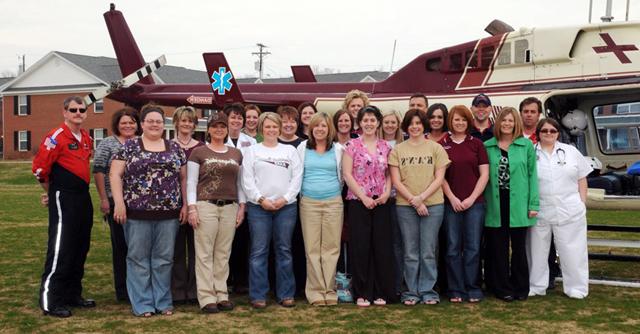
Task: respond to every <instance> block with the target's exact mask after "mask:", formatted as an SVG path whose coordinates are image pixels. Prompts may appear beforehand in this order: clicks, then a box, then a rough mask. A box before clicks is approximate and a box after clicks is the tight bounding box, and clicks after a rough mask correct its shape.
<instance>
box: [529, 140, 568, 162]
mask: <svg viewBox="0 0 640 334" xmlns="http://www.w3.org/2000/svg"><path fill="white" fill-rule="evenodd" d="M537 150H540V151H542V149H540V144H539V143H538V144H536V151H537ZM556 155H558V165H560V166H564V165H566V164H567V152H565V151H564V149H563V148H562V147H558V148H557V149H556ZM536 158H537V159H538V160H540V155H537V154H536Z"/></svg>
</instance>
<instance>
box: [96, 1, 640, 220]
mask: <svg viewBox="0 0 640 334" xmlns="http://www.w3.org/2000/svg"><path fill="white" fill-rule="evenodd" d="M104 18H105V21H106V24H107V28H108V30H109V34H110V36H111V41H112V43H113V47H114V49H115V53H116V57H117V59H118V63H119V66H120V70H121V72H122V75H123V77H125V78H124V79H123V80H121V81H119V82H116V83H113V84H112V86H111V87H106V88H102V89H99V90H97V91H95V92H93V93H92V94H90V95H89V96H88V97H87V102H88V103H91V102H92V101H95V100H97V99H100V98H102V97H103V96H106V95H109V98H110V99H114V100H117V101H121V102H124V103H126V104H129V105H133V106H141V105H143V104H145V103H147V102H149V101H153V102H155V103H158V104H161V105H167V106H181V105H192V106H194V107H198V108H206V109H220V108H221V107H222V106H223V105H224V104H226V103H229V102H243V103H253V104H257V105H260V106H261V107H264V108H265V109H267V110H269V109H273V108H275V107H276V106H278V105H282V104H288V105H293V106H298V105H299V104H301V103H302V102H307V101H313V102H314V103H315V105H316V106H317V108H318V110H320V111H325V112H329V113H333V112H335V111H336V110H337V109H339V108H340V106H341V103H342V100H343V98H344V96H345V94H346V93H347V92H348V91H350V90H352V89H359V90H361V91H364V92H366V93H367V94H368V96H369V99H370V101H371V104H375V105H376V106H378V107H380V108H381V109H386V108H393V109H395V110H398V111H404V110H406V108H407V106H408V100H409V96H411V95H413V94H415V93H422V94H425V95H426V96H427V97H428V98H429V102H430V103H434V102H440V103H444V104H446V105H448V106H452V105H455V104H464V105H470V104H471V100H472V98H473V97H474V96H475V95H476V94H478V93H485V94H487V95H489V96H490V97H491V100H492V102H493V108H494V111H497V110H499V109H500V108H501V107H502V106H516V107H517V106H518V105H519V103H520V101H521V100H522V99H524V98H526V97H529V96H535V97H537V98H539V99H540V100H541V101H542V102H543V106H544V109H545V110H544V114H545V116H546V117H553V118H556V119H557V120H558V121H560V122H561V123H562V124H563V125H565V126H566V127H567V139H568V140H569V141H570V142H572V143H573V144H575V145H576V146H577V147H578V148H579V149H580V150H581V151H582V152H583V154H584V155H586V156H588V157H590V158H592V160H593V161H595V163H596V164H598V163H599V164H601V165H602V166H600V167H601V170H602V172H603V173H604V172H607V171H626V170H627V168H628V167H630V166H631V164H633V163H634V162H636V161H638V160H640V50H639V49H638V44H639V42H640V40H639V39H638V36H639V34H640V22H601V23H593V24H584V25H578V26H567V27H552V28H520V29H518V30H514V29H513V28H511V27H510V26H509V25H507V24H505V23H503V22H501V21H498V20H495V21H493V22H492V23H491V24H489V25H488V26H487V28H486V29H485V31H487V32H488V33H489V36H488V37H486V38H482V39H479V40H474V41H470V42H467V43H463V44H459V45H454V46H450V47H446V48H443V49H440V50H435V51H431V52H427V53H424V54H422V55H419V56H418V57H416V58H415V59H413V60H412V61H411V62H409V63H408V64H406V65H405V66H404V67H402V68H401V69H399V70H398V71H396V72H395V73H393V75H391V76H389V77H388V78H387V79H386V80H383V81H381V82H359V83H319V82H316V80H315V77H314V75H313V72H312V71H311V69H310V67H308V66H292V70H293V73H294V78H295V83H274V84H238V83H237V82H236V79H235V77H234V75H233V71H232V69H231V67H230V66H229V64H228V62H227V60H226V58H225V56H224V54H223V53H204V54H203V58H204V62H205V65H206V68H207V73H208V75H209V78H210V84H157V83H155V82H154V80H153V77H152V76H150V75H148V74H150V73H152V72H153V71H154V70H155V69H157V68H158V67H160V66H162V65H163V64H164V62H165V60H164V57H161V58H160V59H158V60H156V61H153V62H150V63H148V64H147V63H145V60H144V59H143V57H142V54H141V53H140V50H139V48H138V46H137V44H136V41H135V39H134V38H133V35H132V33H131V31H130V30H129V27H128V25H127V23H126V21H125V19H124V16H123V15H122V13H121V12H120V11H118V10H116V9H115V6H114V5H113V4H112V5H111V9H110V10H109V11H107V12H106V13H104ZM563 121H564V123H563ZM623 182H627V183H628V184H625V185H623V187H626V189H632V190H631V191H627V192H626V194H624V195H607V194H604V193H603V192H602V191H599V190H594V191H590V196H589V203H588V204H589V206H590V207H602V208H626V209H640V196H637V195H640V193H634V191H633V187H637V189H636V190H638V191H640V176H638V177H631V178H627V179H626V181H623Z"/></svg>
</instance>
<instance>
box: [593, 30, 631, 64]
mask: <svg viewBox="0 0 640 334" xmlns="http://www.w3.org/2000/svg"><path fill="white" fill-rule="evenodd" d="M600 37H601V38H602V40H603V41H604V43H605V44H606V45H603V46H594V47H593V50H594V51H595V52H596V53H605V52H613V54H614V55H616V57H618V60H620V62H621V63H623V64H629V63H631V59H629V57H627V55H626V54H624V52H625V51H638V48H637V47H636V46H635V45H634V44H624V45H617V44H616V42H614V41H613V38H611V35H609V34H608V33H601V34H600Z"/></svg>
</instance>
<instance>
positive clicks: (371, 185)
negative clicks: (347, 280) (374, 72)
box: [342, 106, 396, 307]
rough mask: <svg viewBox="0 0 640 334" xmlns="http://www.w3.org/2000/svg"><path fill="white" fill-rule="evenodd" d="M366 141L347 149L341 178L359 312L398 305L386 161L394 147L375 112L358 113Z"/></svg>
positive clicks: (354, 141)
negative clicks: (345, 190) (382, 134)
mask: <svg viewBox="0 0 640 334" xmlns="http://www.w3.org/2000/svg"><path fill="white" fill-rule="evenodd" d="M357 123H358V125H359V126H360V129H362V136H361V137H359V138H356V139H352V140H350V141H349V142H348V143H347V144H346V148H345V154H344V156H343V158H342V160H343V161H342V174H343V175H344V179H345V182H346V183H347V185H348V187H349V191H348V193H347V200H348V201H347V206H348V210H347V221H348V222H349V228H350V236H351V239H350V246H351V247H350V249H349V251H350V254H349V257H350V259H351V261H352V262H351V263H352V273H353V278H352V284H353V292H354V294H355V297H356V298H357V299H356V303H357V304H358V306H362V307H366V306H369V305H371V301H373V303H374V304H376V305H385V304H386V302H387V301H391V300H395V299H396V295H395V282H394V275H391V274H389V273H393V271H394V266H395V263H394V259H393V249H392V240H391V236H392V235H393V230H392V226H391V224H390V222H391V220H390V207H389V204H388V203H387V200H388V199H389V195H390V193H391V180H390V178H389V171H388V166H387V157H388V155H389V152H390V151H391V147H390V146H389V144H387V142H386V141H384V140H383V139H380V138H378V136H377V133H378V128H379V127H380V125H381V124H382V114H381V113H380V110H379V109H378V108H376V107H374V106H368V107H365V108H363V109H361V110H360V111H359V112H358V118H357Z"/></svg>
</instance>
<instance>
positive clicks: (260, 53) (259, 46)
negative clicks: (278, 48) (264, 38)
mask: <svg viewBox="0 0 640 334" xmlns="http://www.w3.org/2000/svg"><path fill="white" fill-rule="evenodd" d="M256 45H257V46H258V48H260V50H259V51H258V52H252V53H251V54H252V55H255V56H258V59H259V60H258V73H259V75H258V78H260V80H262V69H263V66H262V65H263V59H264V57H265V56H267V55H270V54H271V52H269V51H263V50H264V49H266V48H268V46H266V45H264V44H262V43H257V44H256Z"/></svg>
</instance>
